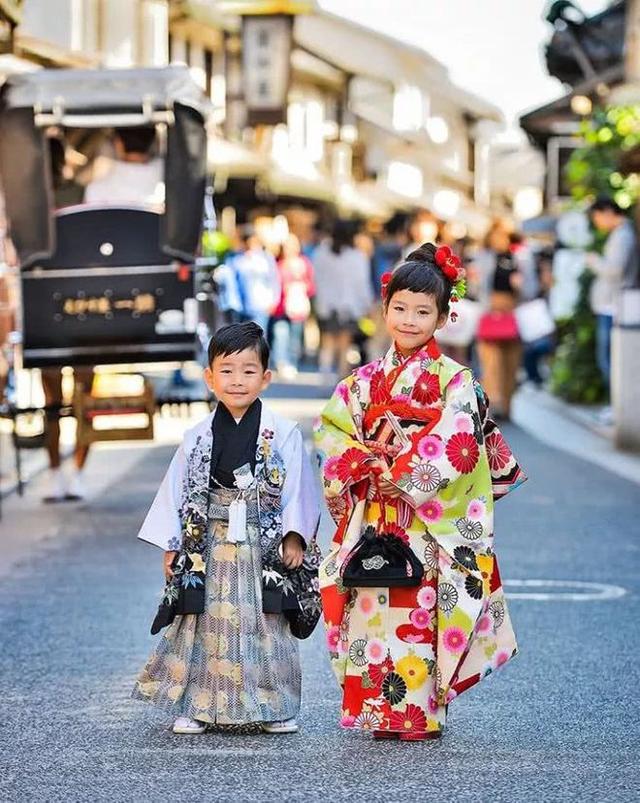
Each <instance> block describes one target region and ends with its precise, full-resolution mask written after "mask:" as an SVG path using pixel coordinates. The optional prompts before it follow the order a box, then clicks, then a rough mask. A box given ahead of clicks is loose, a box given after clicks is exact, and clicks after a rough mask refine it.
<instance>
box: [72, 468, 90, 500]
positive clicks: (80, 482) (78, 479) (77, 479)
mask: <svg viewBox="0 0 640 803" xmlns="http://www.w3.org/2000/svg"><path fill="white" fill-rule="evenodd" d="M85 495H86V490H85V487H84V479H83V476H82V472H81V471H74V472H73V474H72V475H71V479H70V480H69V490H68V491H67V499H69V500H70V501H75V500H79V499H84V497H85Z"/></svg>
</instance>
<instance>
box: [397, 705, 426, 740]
mask: <svg viewBox="0 0 640 803" xmlns="http://www.w3.org/2000/svg"><path fill="white" fill-rule="evenodd" d="M389 726H390V729H391V730H392V731H400V732H401V733H424V731H426V729H427V715H426V714H425V712H424V711H423V710H422V708H420V706H419V705H414V704H413V703H409V704H408V705H407V707H406V708H405V709H404V711H392V712H391V716H390V717H389Z"/></svg>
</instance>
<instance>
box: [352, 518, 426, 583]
mask: <svg viewBox="0 0 640 803" xmlns="http://www.w3.org/2000/svg"><path fill="white" fill-rule="evenodd" d="M423 575H424V567H423V566H422V562H421V561H420V560H419V559H418V557H417V556H416V555H415V553H414V552H413V550H412V549H411V548H410V547H409V546H408V544H406V543H405V542H404V541H403V540H402V539H401V538H399V537H398V536H397V535H394V534H392V533H380V534H378V533H377V532H376V529H375V527H367V529H366V530H365V531H364V533H363V534H362V537H361V538H360V540H359V541H358V543H357V544H356V545H355V546H354V548H353V549H352V550H351V552H350V553H349V555H348V557H347V559H346V561H345V562H344V564H343V566H342V584H343V585H344V586H345V587H347V588H367V587H371V586H375V587H382V588H396V587H399V586H419V585H420V583H421V582H422V577H423Z"/></svg>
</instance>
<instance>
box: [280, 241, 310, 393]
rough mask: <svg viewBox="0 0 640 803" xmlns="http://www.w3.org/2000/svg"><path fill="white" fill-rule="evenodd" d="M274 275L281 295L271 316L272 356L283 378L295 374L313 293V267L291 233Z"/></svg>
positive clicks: (284, 245) (283, 247)
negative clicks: (276, 274)
mask: <svg viewBox="0 0 640 803" xmlns="http://www.w3.org/2000/svg"><path fill="white" fill-rule="evenodd" d="M278 272H279V274H280V285H281V288H282V292H281V296H280V303H279V304H278V306H277V307H276V309H275V311H274V313H273V357H274V363H275V366H276V369H277V371H278V373H279V374H281V375H282V376H283V377H284V378H285V379H286V378H292V377H293V376H295V375H296V373H297V371H298V368H299V365H300V358H301V355H302V338H303V334H304V325H305V323H306V321H307V319H308V318H309V315H310V313H311V299H312V298H313V296H314V295H315V292H316V288H315V279H314V271H313V265H312V264H311V261H310V260H309V259H308V258H307V257H306V256H304V255H303V254H301V252H300V241H299V240H298V238H297V237H296V236H295V234H290V235H289V236H288V237H287V239H286V240H285V242H284V244H283V246H282V255H281V257H280V259H279V260H278Z"/></svg>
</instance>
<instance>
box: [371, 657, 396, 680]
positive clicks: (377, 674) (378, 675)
mask: <svg viewBox="0 0 640 803" xmlns="http://www.w3.org/2000/svg"><path fill="white" fill-rule="evenodd" d="M394 669H395V665H394V663H393V661H392V660H391V656H389V655H387V657H386V658H385V659H384V661H383V662H382V663H381V664H369V666H368V668H367V671H368V672H369V677H370V678H371V682H372V683H373V685H374V686H382V682H383V680H384V679H385V678H386V676H387V675H388V674H389V672H393V670H394Z"/></svg>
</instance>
